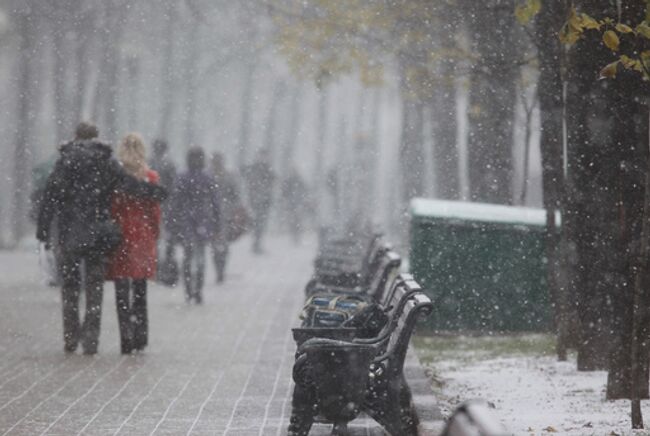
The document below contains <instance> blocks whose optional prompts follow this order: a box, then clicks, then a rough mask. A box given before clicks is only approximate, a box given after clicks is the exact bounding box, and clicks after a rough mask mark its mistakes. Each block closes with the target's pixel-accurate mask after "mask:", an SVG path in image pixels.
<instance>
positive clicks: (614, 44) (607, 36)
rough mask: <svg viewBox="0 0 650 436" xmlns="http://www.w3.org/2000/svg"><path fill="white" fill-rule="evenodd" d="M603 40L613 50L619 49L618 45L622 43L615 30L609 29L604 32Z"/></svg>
mask: <svg viewBox="0 0 650 436" xmlns="http://www.w3.org/2000/svg"><path fill="white" fill-rule="evenodd" d="M603 42H604V43H605V45H606V46H607V48H609V49H610V50H611V51H618V46H619V45H620V43H621V41H620V40H619V39H618V35H617V34H616V32H614V31H613V30H608V31H606V32H605V33H604V34H603Z"/></svg>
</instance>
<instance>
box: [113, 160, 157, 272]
mask: <svg viewBox="0 0 650 436" xmlns="http://www.w3.org/2000/svg"><path fill="white" fill-rule="evenodd" d="M147 180H148V181H149V182H151V183H158V181H159V178H158V173H157V172H155V171H152V170H149V171H147ZM111 215H112V216H113V219H114V220H115V221H116V222H117V224H118V225H119V226H120V229H121V230H122V242H121V244H120V246H119V247H118V248H117V249H116V250H115V252H114V253H113V255H112V256H111V257H110V258H109V262H108V267H107V269H106V278H107V279H108V280H115V279H120V278H132V279H151V278H153V277H154V274H155V272H156V258H157V256H156V244H157V241H158V235H159V234H160V203H158V202H157V201H154V200H143V199H138V198H134V197H132V196H130V195H128V194H117V195H115V196H114V197H113V204H112V206H111Z"/></svg>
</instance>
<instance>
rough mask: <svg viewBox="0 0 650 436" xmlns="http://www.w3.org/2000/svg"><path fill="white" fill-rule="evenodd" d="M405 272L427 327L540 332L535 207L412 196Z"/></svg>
mask: <svg viewBox="0 0 650 436" xmlns="http://www.w3.org/2000/svg"><path fill="white" fill-rule="evenodd" d="M410 213H411V236H410V238H411V247H410V269H411V273H412V274H413V275H414V276H415V278H416V280H417V281H418V282H420V284H421V285H422V287H423V288H424V289H425V290H426V291H427V293H428V295H429V297H431V300H432V301H433V303H434V312H433V315H432V316H431V317H429V318H428V327H430V328H431V329H435V330H467V331H480V332H487V331H548V330H550V328H551V319H552V316H551V306H550V299H549V293H548V287H547V282H546V257H545V250H544V228H545V222H546V215H545V211H544V210H543V209H533V208H522V207H511V206H500V205H492V204H481V203H468V202H457V201H442V200H428V199H414V200H413V201H412V202H411V207H410Z"/></svg>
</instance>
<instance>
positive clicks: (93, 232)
mask: <svg viewBox="0 0 650 436" xmlns="http://www.w3.org/2000/svg"><path fill="white" fill-rule="evenodd" d="M98 133H99V132H98V129H97V127H96V126H95V125H93V124H90V123H86V122H83V123H80V124H79V125H78V126H77V129H76V132H75V139H74V140H73V141H72V142H69V143H67V144H64V145H63V146H61V147H60V157H59V159H58V160H57V162H56V164H55V167H54V170H53V171H52V173H51V174H50V176H49V177H48V180H47V184H46V187H45V192H44V194H43V199H42V204H41V208H40V211H39V216H38V224H37V231H36V237H37V239H38V240H39V241H42V242H44V243H45V244H46V247H49V244H50V243H51V238H52V233H51V230H50V224H51V223H52V219H53V218H54V216H55V215H58V217H59V219H58V221H57V230H58V243H59V244H60V247H61V257H62V266H61V270H62V275H63V288H62V297H63V338H64V343H65V345H64V350H65V351H66V352H67V353H72V352H74V351H75V350H76V349H77V346H78V344H79V342H81V344H82V346H83V352H84V354H95V353H96V352H97V346H98V343H99V329H100V320H101V309H102V297H103V295H102V294H103V286H104V264H105V261H106V257H107V256H108V255H109V254H110V253H111V252H112V251H113V250H114V249H115V248H116V247H117V246H118V245H119V243H120V239H121V234H120V230H119V227H118V226H117V225H116V224H115V223H114V222H113V221H112V219H111V201H112V198H113V195H114V193H115V192H122V193H128V194H131V195H133V196H135V197H138V198H151V199H156V200H163V199H164V198H165V196H166V191H165V189H164V188H162V187H160V186H157V185H154V184H151V183H148V182H145V181H142V180H138V179H137V178H136V177H133V176H132V175H130V174H129V173H128V172H127V171H126V170H124V168H123V167H122V166H121V165H120V164H119V163H118V162H117V160H115V159H114V158H113V156H112V150H111V147H110V146H109V145H107V144H104V143H102V142H100V141H99V140H98V139H97V136H98ZM82 264H83V265H84V270H85V280H84V281H83V283H84V287H85V296H86V315H85V317H84V321H83V325H80V320H79V296H80V293H81V284H82V280H81V268H82Z"/></svg>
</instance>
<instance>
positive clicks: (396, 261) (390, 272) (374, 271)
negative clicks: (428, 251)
mask: <svg viewBox="0 0 650 436" xmlns="http://www.w3.org/2000/svg"><path fill="white" fill-rule="evenodd" d="M372 256H373V259H372V261H371V262H369V263H368V267H367V271H366V272H365V273H364V274H365V275H366V277H365V279H364V280H363V281H362V282H361V283H359V284H358V285H357V286H354V287H349V286H341V285H340V284H339V283H331V282H329V283H328V282H322V281H318V280H313V281H310V283H309V284H308V285H307V287H306V288H305V294H306V296H307V297H310V296H312V295H316V294H322V293H337V294H356V295H366V296H367V298H368V299H369V300H372V301H380V300H381V298H382V296H383V294H384V289H385V287H386V284H387V283H390V282H391V279H393V278H394V277H395V276H396V275H397V274H398V272H399V268H400V266H401V264H402V258H401V257H400V255H399V254H397V253H396V252H394V251H393V250H391V249H390V246H389V245H388V244H383V245H382V246H381V247H380V248H379V249H377V250H376V251H375V252H373V253H372Z"/></svg>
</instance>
